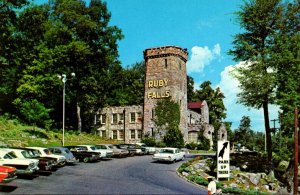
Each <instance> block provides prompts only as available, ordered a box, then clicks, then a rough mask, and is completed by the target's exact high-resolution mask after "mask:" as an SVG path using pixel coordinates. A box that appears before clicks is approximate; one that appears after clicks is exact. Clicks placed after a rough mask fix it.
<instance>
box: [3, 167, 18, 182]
mask: <svg viewBox="0 0 300 195" xmlns="http://www.w3.org/2000/svg"><path fill="white" fill-rule="evenodd" d="M16 170H17V169H16V168H15V167H9V166H0V183H8V182H11V181H12V180H14V179H16V178H17V173H16Z"/></svg>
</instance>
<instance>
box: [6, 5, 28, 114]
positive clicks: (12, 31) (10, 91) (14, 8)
mask: <svg viewBox="0 0 300 195" xmlns="http://www.w3.org/2000/svg"><path fill="white" fill-rule="evenodd" d="M28 4H29V1H27V0H2V1H0V70H1V71H0V114H1V113H5V112H11V113H12V114H16V109H14V106H13V103H12V102H13V100H14V98H15V97H16V91H15V89H16V87H17V83H18V79H19V78H20V76H19V73H20V72H22V69H23V64H22V63H21V60H20V57H19V56H18V51H19V48H20V47H21V46H22V44H21V43H20V42H19V41H18V38H17V36H18V33H16V25H17V23H18V12H19V11H20V10H21V9H24V8H25V7H26V6H27V5H28Z"/></svg>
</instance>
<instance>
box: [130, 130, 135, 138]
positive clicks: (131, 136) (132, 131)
mask: <svg viewBox="0 0 300 195" xmlns="http://www.w3.org/2000/svg"><path fill="white" fill-rule="evenodd" d="M130 138H131V139H135V130H134V129H132V130H130Z"/></svg>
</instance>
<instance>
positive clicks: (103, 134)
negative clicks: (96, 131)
mask: <svg viewBox="0 0 300 195" xmlns="http://www.w3.org/2000/svg"><path fill="white" fill-rule="evenodd" d="M100 136H101V137H103V138H106V131H105V130H104V131H100Z"/></svg>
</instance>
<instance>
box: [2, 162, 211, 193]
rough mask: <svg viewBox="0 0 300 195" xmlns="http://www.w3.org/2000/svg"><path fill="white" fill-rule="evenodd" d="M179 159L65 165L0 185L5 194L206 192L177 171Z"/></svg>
mask: <svg viewBox="0 0 300 195" xmlns="http://www.w3.org/2000/svg"><path fill="white" fill-rule="evenodd" d="M181 163H182V162H177V163H175V164H169V163H156V162H153V161H152V159H151V156H136V157H128V158H121V159H112V160H106V161H101V162H97V163H86V164H85V163H79V164H77V165H75V166H65V167H63V168H60V169H58V170H57V171H55V172H53V173H52V174H51V175H49V176H48V175H40V176H38V177H37V178H34V179H27V178H24V179H17V180H15V181H13V182H11V183H9V184H7V185H0V193H1V194H2V193H5V194H207V191H206V190H205V189H202V188H200V187H198V186H196V185H194V184H191V183H189V182H187V181H185V180H184V179H182V178H180V177H179V176H178V175H177V174H176V169H177V168H178V167H179V166H180V164H181Z"/></svg>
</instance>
